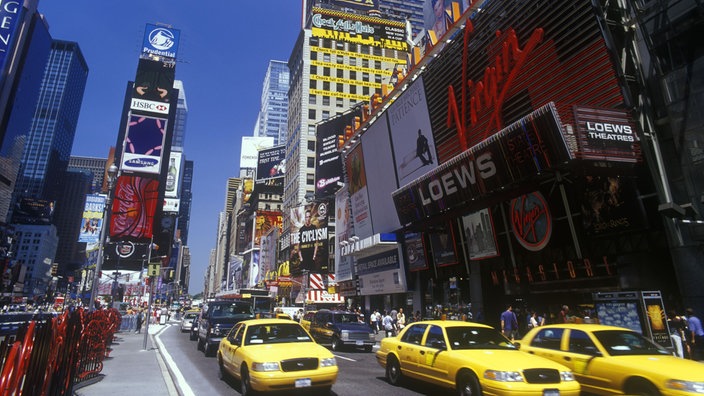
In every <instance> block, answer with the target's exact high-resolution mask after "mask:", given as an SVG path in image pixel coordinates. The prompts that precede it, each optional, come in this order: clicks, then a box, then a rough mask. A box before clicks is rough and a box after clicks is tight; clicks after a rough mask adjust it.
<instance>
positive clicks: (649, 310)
mask: <svg viewBox="0 0 704 396" xmlns="http://www.w3.org/2000/svg"><path fill="white" fill-rule="evenodd" d="M641 296H642V298H643V308H644V309H645V317H646V318H647V324H648V326H649V328H650V334H651V337H652V339H653V341H655V342H656V343H658V344H660V345H661V346H663V347H666V348H672V339H671V338H670V329H669V328H668V325H667V314H666V313H665V304H664V303H663V301H662V295H661V294H660V292H659V291H643V292H641Z"/></svg>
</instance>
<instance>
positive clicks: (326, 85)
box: [323, 81, 330, 91]
mask: <svg viewBox="0 0 704 396" xmlns="http://www.w3.org/2000/svg"><path fill="white" fill-rule="evenodd" d="M329 90H330V81H323V91H329Z"/></svg>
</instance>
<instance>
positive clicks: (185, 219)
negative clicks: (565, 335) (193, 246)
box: [178, 160, 193, 246]
mask: <svg viewBox="0 0 704 396" xmlns="http://www.w3.org/2000/svg"><path fill="white" fill-rule="evenodd" d="M181 177H182V179H181V197H180V198H181V209H180V210H179V213H178V230H179V233H180V235H181V242H182V243H183V245H184V246H185V245H188V228H189V226H190V224H191V203H192V202H193V190H192V188H193V161H190V160H186V161H184V165H183V174H182V176H181Z"/></svg>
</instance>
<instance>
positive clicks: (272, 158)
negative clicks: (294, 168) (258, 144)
mask: <svg viewBox="0 0 704 396" xmlns="http://www.w3.org/2000/svg"><path fill="white" fill-rule="evenodd" d="M285 172H286V146H276V147H272V148H266V149H260V150H259V153H258V155H257V181H260V180H269V179H276V178H283V177H284V173H285Z"/></svg>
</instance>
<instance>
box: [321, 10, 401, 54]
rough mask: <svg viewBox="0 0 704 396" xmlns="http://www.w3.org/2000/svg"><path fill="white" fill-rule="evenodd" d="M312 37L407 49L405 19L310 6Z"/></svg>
mask: <svg viewBox="0 0 704 396" xmlns="http://www.w3.org/2000/svg"><path fill="white" fill-rule="evenodd" d="M310 28H311V31H312V35H313V37H319V38H323V39H329V40H335V41H346V42H349V43H353V44H359V45H368V46H372V47H379V48H388V49H394V50H399V51H404V52H408V49H409V47H408V43H407V42H406V24H405V22H395V21H389V20H385V19H380V18H374V17H368V16H360V15H356V14H349V13H344V12H340V11H335V10H329V9H325V8H315V7H314V8H313V17H312V18H311V26H310Z"/></svg>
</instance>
